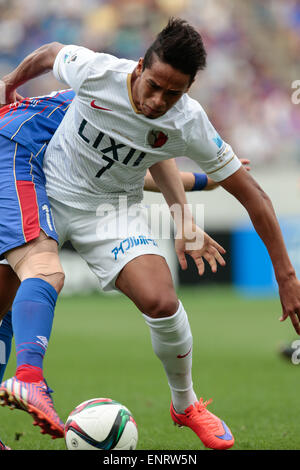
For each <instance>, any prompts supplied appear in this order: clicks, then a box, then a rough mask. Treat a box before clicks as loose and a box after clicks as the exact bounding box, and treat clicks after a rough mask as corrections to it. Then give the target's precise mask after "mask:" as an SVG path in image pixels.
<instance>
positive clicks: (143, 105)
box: [132, 59, 191, 119]
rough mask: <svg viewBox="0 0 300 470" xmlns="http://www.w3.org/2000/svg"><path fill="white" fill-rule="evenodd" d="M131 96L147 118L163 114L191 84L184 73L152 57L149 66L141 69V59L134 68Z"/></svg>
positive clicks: (188, 77) (189, 78) (154, 117)
mask: <svg viewBox="0 0 300 470" xmlns="http://www.w3.org/2000/svg"><path fill="white" fill-rule="evenodd" d="M136 75H137V78H136V80H135V81H134V83H133V85H132V97H133V100H134V103H135V105H136V107H137V109H138V110H139V111H140V112H141V113H143V114H144V116H146V117H148V118H149V119H156V118H158V117H160V116H162V115H163V114H165V113H166V112H167V111H168V110H169V109H170V108H172V106H174V104H175V103H176V102H177V101H178V100H179V99H180V98H181V97H182V95H183V94H184V93H186V92H187V91H188V89H189V87H190V85H191V77H190V75H186V74H184V73H182V72H180V71H179V70H177V69H174V68H173V67H172V66H171V65H169V64H166V63H165V62H161V61H160V60H159V59H154V60H153V63H152V66H151V68H145V70H143V59H140V60H139V63H138V66H137V68H136Z"/></svg>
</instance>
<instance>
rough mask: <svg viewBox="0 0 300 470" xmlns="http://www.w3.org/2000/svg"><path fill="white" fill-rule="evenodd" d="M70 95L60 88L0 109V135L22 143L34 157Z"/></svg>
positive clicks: (70, 101) (63, 113) (48, 139)
mask: <svg viewBox="0 0 300 470" xmlns="http://www.w3.org/2000/svg"><path fill="white" fill-rule="evenodd" d="M74 96H75V93H74V91H73V90H60V91H55V92H52V93H51V94H49V95H47V96H38V97H34V98H25V99H23V100H22V101H17V102H16V103H12V104H10V105H6V106H4V107H3V108H0V135H3V136H5V137H7V138H8V139H10V140H12V141H14V142H18V143H19V144H21V145H23V146H24V147H26V148H27V149H28V150H30V151H31V152H32V153H33V154H34V155H35V156H37V155H38V154H40V153H42V154H43V153H44V150H45V149H46V146H47V144H48V142H49V141H50V139H51V137H52V136H53V134H54V132H55V131H56V129H57V128H58V126H59V124H60V123H61V121H62V119H63V117H64V116H65V114H66V111H67V110H68V108H69V106H70V104H71V103H72V100H73V98H74Z"/></svg>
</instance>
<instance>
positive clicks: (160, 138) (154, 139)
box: [147, 129, 168, 148]
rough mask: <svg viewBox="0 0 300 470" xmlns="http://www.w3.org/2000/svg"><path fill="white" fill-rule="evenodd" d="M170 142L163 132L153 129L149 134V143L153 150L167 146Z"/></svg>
mask: <svg viewBox="0 0 300 470" xmlns="http://www.w3.org/2000/svg"><path fill="white" fill-rule="evenodd" d="M167 140H168V136H167V134H165V133H164V132H162V131H158V130H155V129H152V130H151V131H149V132H148V136H147V141H148V144H149V145H151V147H152V148H159V147H162V146H163V145H165V143H166V142H167Z"/></svg>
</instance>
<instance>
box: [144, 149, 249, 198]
mask: <svg viewBox="0 0 300 470" xmlns="http://www.w3.org/2000/svg"><path fill="white" fill-rule="evenodd" d="M241 162H242V164H243V165H244V167H245V169H246V170H247V171H250V166H249V164H250V160H248V159H246V158H241ZM179 174H180V177H181V181H182V184H183V187H184V190H185V191H186V192H189V191H211V190H212V189H216V188H218V187H219V186H220V185H219V183H216V181H214V180H212V179H211V178H209V177H208V176H207V175H206V174H205V173H193V172H190V171H180V172H179ZM144 191H150V192H154V193H160V189H159V188H158V186H157V184H156V183H155V181H154V179H153V177H152V175H151V172H150V170H147V173H146V176H145V179H144Z"/></svg>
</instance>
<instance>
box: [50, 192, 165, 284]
mask: <svg viewBox="0 0 300 470" xmlns="http://www.w3.org/2000/svg"><path fill="white" fill-rule="evenodd" d="M49 200H50V204H51V208H52V213H53V218H54V222H55V228H56V231H57V233H58V237H59V244H60V246H62V245H63V244H64V243H65V242H66V241H70V242H71V243H72V245H73V248H74V249H75V250H76V251H77V252H78V254H79V255H80V256H81V257H82V258H83V259H84V260H85V261H86V262H87V264H88V266H89V268H90V269H91V270H92V271H93V273H94V274H96V276H97V278H98V279H99V282H100V287H101V288H102V290H104V291H113V290H117V288H116V287H115V281H116V278H117V277H118V274H119V273H120V271H121V270H122V269H123V268H124V266H125V265H126V264H127V263H129V261H131V260H133V259H134V258H136V257H138V256H142V255H149V254H153V255H158V256H162V257H164V258H165V256H164V255H163V254H162V253H161V252H160V250H159V247H158V245H157V242H156V240H154V238H153V237H152V235H151V233H150V231H149V227H148V217H147V209H146V208H145V207H144V206H143V205H142V204H134V205H133V206H131V207H130V208H129V210H127V208H123V209H122V208H121V209H120V208H116V209H114V207H113V206H111V205H109V204H106V205H105V204H103V205H101V206H99V208H98V210H97V213H96V214H95V212H94V211H91V212H89V211H84V210H80V209H76V208H74V207H70V206H67V205H65V204H62V203H61V202H59V201H56V200H54V199H52V198H49Z"/></svg>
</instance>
